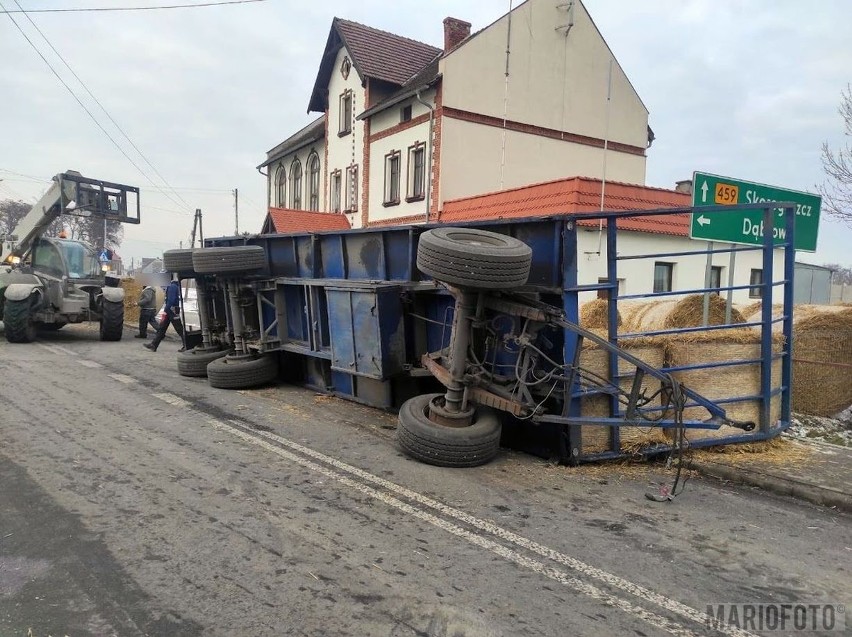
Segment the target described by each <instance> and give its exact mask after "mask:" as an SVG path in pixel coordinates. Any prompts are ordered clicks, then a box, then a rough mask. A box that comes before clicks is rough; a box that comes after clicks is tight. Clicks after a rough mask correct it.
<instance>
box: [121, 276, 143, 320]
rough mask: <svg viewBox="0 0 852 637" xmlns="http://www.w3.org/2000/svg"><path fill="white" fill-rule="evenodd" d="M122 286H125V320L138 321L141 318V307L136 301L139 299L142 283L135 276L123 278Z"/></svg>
mask: <svg viewBox="0 0 852 637" xmlns="http://www.w3.org/2000/svg"><path fill="white" fill-rule="evenodd" d="M121 287H123V288H124V320H125V321H128V322H137V321H138V320H139V308H138V307H136V301H138V300H139V293H140V292H141V291H142V284H141V283H139V282H138V281H136V280H135V279H133V278H127V279H122V280H121Z"/></svg>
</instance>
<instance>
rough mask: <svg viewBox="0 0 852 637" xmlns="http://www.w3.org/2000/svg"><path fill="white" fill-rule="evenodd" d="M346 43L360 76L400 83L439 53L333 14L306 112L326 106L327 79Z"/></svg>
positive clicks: (321, 109)
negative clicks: (334, 16) (338, 53)
mask: <svg viewBox="0 0 852 637" xmlns="http://www.w3.org/2000/svg"><path fill="white" fill-rule="evenodd" d="M344 46H345V47H346V50H347V51H348V52H349V55H350V57H351V59H352V64H353V65H354V66H355V70H356V71H357V72H358V75H359V76H360V77H361V79H362V80H364V79H366V78H375V79H377V80H382V81H384V82H389V83H391V84H396V85H398V86H401V85H403V84H405V82H406V81H407V80H409V79H410V78H411V77H413V76H414V75H416V74H417V73H418V72H419V71H421V70H422V69H423V67H425V66H426V65H427V64H429V63H430V62H431V61H432V60H434V59H435V58H436V57H437V56H438V55H440V54H441V52H442V51H441V49H439V48H437V47H434V46H431V45H429V44H424V43H423V42H418V41H416V40H412V39H410V38H405V37H402V36H401V35H396V34H394V33H388V32H387V31H382V30H380V29H374V28H373V27H368V26H366V25H363V24H359V23H358V22H352V21H350V20H343V19H341V18H334V20H333V21H332V23H331V29H330V30H329V34H328V40H327V41H326V44H325V50H324V51H323V55H322V61H321V62H320V67H319V71H318V73H317V78H316V81H315V82H314V89H313V91H312V93H311V100H310V102H309V103H308V112H311V111H316V112H324V111H325V110H326V108H327V107H328V83H329V80H330V78H331V74H332V73H333V72H334V62H335V59H336V56H337V52H338V51H339V50H340V48H341V47H344Z"/></svg>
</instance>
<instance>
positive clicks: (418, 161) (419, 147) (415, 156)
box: [406, 144, 426, 201]
mask: <svg viewBox="0 0 852 637" xmlns="http://www.w3.org/2000/svg"><path fill="white" fill-rule="evenodd" d="M425 169H426V145H425V144H415V145H414V146H411V147H410V148H409V149H408V190H407V192H408V194H407V196H406V200H407V201H417V200H419V199H423V198H424V196H425V186H426V170H425Z"/></svg>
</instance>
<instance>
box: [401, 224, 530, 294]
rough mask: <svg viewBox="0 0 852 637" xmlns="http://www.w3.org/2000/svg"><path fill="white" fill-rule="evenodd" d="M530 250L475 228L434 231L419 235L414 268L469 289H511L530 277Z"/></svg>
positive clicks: (521, 243)
mask: <svg viewBox="0 0 852 637" xmlns="http://www.w3.org/2000/svg"><path fill="white" fill-rule="evenodd" d="M531 261H532V250H531V249H530V247H529V246H528V245H527V244H525V243H524V242H523V241H520V240H519V239H515V238H514V237H510V236H507V235H503V234H497V233H496V232H488V231H487V230H477V229H475V228H433V229H432V230H428V231H427V232H424V233H423V234H421V235H420V243H419V245H418V248H417V268H418V269H419V270H420V271H421V272H423V273H425V274H428V275H429V276H431V277H432V278H434V279H435V280H437V281H445V282H447V283H452V284H454V285H459V286H462V287H468V288H485V289H510V288H516V287H519V286H522V285H524V284H525V283H526V282H527V279H528V278H529V276H530V263H531Z"/></svg>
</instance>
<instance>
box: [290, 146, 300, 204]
mask: <svg viewBox="0 0 852 637" xmlns="http://www.w3.org/2000/svg"><path fill="white" fill-rule="evenodd" d="M290 207H291V208H292V209H293V210H301V209H302V162H300V161H299V160H298V159H294V160H293V164H292V165H291V166H290Z"/></svg>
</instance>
